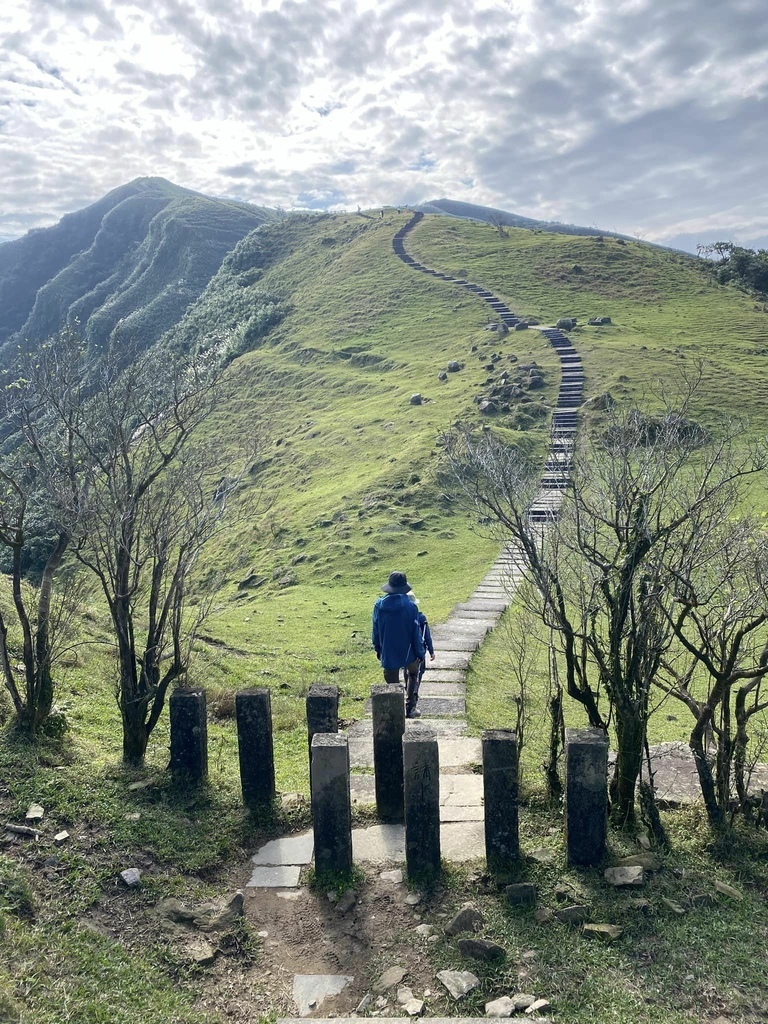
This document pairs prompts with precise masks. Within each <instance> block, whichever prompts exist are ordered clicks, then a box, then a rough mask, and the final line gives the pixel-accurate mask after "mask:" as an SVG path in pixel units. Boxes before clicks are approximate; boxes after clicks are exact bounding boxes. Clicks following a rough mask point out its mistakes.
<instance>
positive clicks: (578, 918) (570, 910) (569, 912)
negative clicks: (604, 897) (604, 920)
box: [555, 903, 592, 926]
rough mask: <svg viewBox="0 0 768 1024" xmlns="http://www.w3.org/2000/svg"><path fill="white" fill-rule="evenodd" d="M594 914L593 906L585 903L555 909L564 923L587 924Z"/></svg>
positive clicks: (558, 918)
mask: <svg viewBox="0 0 768 1024" xmlns="http://www.w3.org/2000/svg"><path fill="white" fill-rule="evenodd" d="M591 916H592V908H591V907H588V906H586V905H585V904H583V903H576V904H574V905H573V906H571V907H562V908H561V909H560V910H556V911H555V917H556V918H557V920H558V921H560V922H561V923H562V924H570V925H574V926H575V925H580V924H585V923H586V922H587V921H588V920H589V919H590V917H591Z"/></svg>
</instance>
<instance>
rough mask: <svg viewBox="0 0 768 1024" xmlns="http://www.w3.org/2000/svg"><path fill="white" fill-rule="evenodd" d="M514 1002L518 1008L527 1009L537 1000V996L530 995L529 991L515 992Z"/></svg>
mask: <svg viewBox="0 0 768 1024" xmlns="http://www.w3.org/2000/svg"><path fill="white" fill-rule="evenodd" d="M512 1002H513V1003H514V1004H515V1009H516V1010H526V1011H527V1010H528V1009H529V1008H530V1007H531V1006H533V1004H534V1003H535V1002H536V996H532V995H529V994H528V993H527V992H515V994H514V995H513V996H512Z"/></svg>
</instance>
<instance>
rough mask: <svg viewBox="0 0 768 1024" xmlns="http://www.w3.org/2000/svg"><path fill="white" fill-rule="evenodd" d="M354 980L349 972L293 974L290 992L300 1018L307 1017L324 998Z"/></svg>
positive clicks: (337, 991)
mask: <svg viewBox="0 0 768 1024" xmlns="http://www.w3.org/2000/svg"><path fill="white" fill-rule="evenodd" d="M354 980H355V979H354V978H353V977H352V976H351V975H349V974H295V975H294V977H293V992H292V994H293V1001H294V1003H295V1004H296V1009H297V1010H298V1011H299V1015H300V1018H301V1017H308V1016H309V1014H310V1013H312V1012H313V1011H314V1010H316V1009H317V1008H318V1007H319V1006H320V1005H321V1004H322V1003H323V1001H324V1000H325V999H327V998H328V997H329V996H337V995H338V994H339V993H340V992H343V991H344V989H345V988H346V987H347V985H349V984H351V983H352V982H353V981H354ZM310 1003H311V1004H312V1005H310Z"/></svg>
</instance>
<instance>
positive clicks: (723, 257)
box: [699, 242, 768, 295]
mask: <svg viewBox="0 0 768 1024" xmlns="http://www.w3.org/2000/svg"><path fill="white" fill-rule="evenodd" d="M699 251H700V253H701V254H702V255H705V256H713V255H717V256H719V257H720V258H719V260H718V262H717V263H715V264H714V267H713V273H714V277H715V280H717V281H719V282H720V284H736V285H738V286H739V287H741V288H746V289H748V290H750V291H753V292H759V293H760V294H761V295H765V294H766V292H768V249H745V248H744V247H743V246H740V245H734V244H733V242H714V243H713V244H712V245H706V246H700V247H699Z"/></svg>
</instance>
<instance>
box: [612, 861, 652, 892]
mask: <svg viewBox="0 0 768 1024" xmlns="http://www.w3.org/2000/svg"><path fill="white" fill-rule="evenodd" d="M603 877H604V878H605V880H606V882H607V883H608V885H612V886H614V888H624V887H627V886H638V885H643V884H644V882H645V873H644V871H643V869H642V868H641V867H639V866H634V867H619V868H606V870H605V871H604V872H603Z"/></svg>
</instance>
